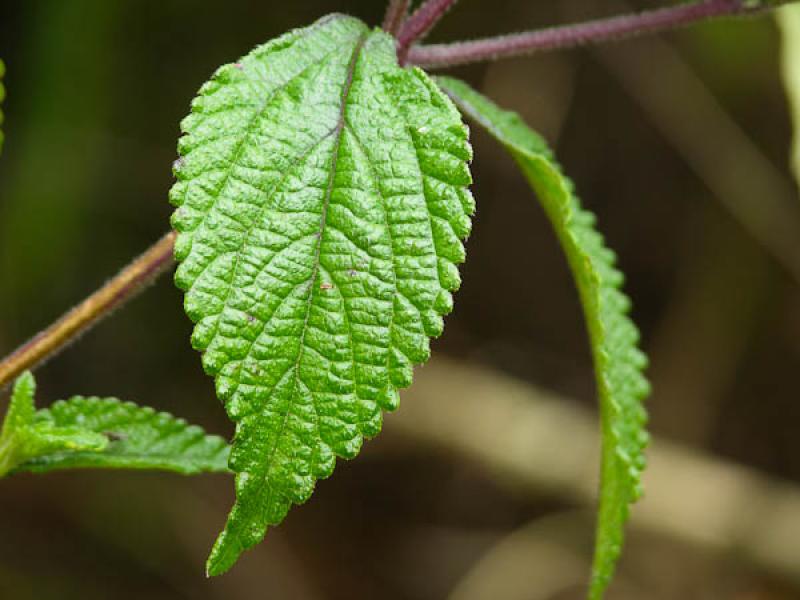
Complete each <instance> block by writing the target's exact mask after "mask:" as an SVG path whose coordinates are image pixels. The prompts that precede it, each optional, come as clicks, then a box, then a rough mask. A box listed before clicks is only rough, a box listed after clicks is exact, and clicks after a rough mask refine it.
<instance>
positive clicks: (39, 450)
mask: <svg viewBox="0 0 800 600" xmlns="http://www.w3.org/2000/svg"><path fill="white" fill-rule="evenodd" d="M35 392H36V381H35V380H34V378H33V375H32V374H31V373H30V372H26V373H23V374H22V375H21V376H20V377H19V378H18V379H17V381H16V382H15V383H14V390H13V392H12V393H11V403H10V404H9V407H8V412H7V413H6V417H5V419H4V420H3V427H2V429H0V477H3V476H4V475H6V474H7V473H8V472H9V471H11V470H13V469H15V468H16V467H18V466H19V465H20V464H22V463H24V462H25V461H27V460H30V459H32V458H36V457H38V456H42V455H46V454H50V453H53V452H60V451H88V452H97V451H100V450H103V449H104V448H105V447H106V446H107V445H108V440H107V439H106V438H105V437H104V436H102V435H100V434H97V433H93V432H91V431H86V430H82V429H78V428H75V427H58V426H54V425H53V424H50V423H39V422H37V418H36V417H37V415H36V413H35V410H36V409H35V406H34V400H33V396H34V394H35Z"/></svg>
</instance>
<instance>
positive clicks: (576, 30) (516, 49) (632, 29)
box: [403, 0, 766, 68]
mask: <svg viewBox="0 0 800 600" xmlns="http://www.w3.org/2000/svg"><path fill="white" fill-rule="evenodd" d="M765 4H766V3H761V5H755V4H754V3H748V2H747V1H746V0H702V1H700V2H693V3H690V4H679V5H677V6H669V7H666V8H660V9H656V10H652V11H647V12H642V13H638V14H630V15H621V16H618V17H611V18H609V19H600V20H597V21H589V22H587V23H580V24H576V25H564V26H560V27H552V28H548V29H540V30H538V31H529V32H525V33H517V34H512V35H506V36H501V37H495V38H487V39H481V40H474V41H469V42H460V43H455V44H431V45H428V46H415V47H412V48H411V49H410V51H409V52H408V54H407V57H406V59H407V62H409V63H411V64H415V65H418V66H420V67H426V68H435V67H448V66H454V65H463V64H467V63H475V62H482V61H487V60H493V59H498V58H509V57H513V56H522V55H526V54H532V53H534V52H540V51H545V50H556V49H560V48H570V47H573V46H581V45H585V44H589V43H595V42H602V41H607V40H613V39H619V38H624V37H633V36H638V35H644V34H648V33H655V32H658V31H662V30H665V29H674V28H676V27H682V26H685V25H689V24H691V23H695V22H697V21H703V20H706V19H710V18H713V17H722V16H727V15H740V14H750V13H755V12H759V11H762V10H764V9H765ZM412 18H413V17H412ZM403 29H404V30H405V27H404V28H403Z"/></svg>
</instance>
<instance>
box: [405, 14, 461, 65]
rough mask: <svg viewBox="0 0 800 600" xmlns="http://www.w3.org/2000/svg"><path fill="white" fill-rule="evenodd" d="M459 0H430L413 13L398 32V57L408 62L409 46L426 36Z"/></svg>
mask: <svg viewBox="0 0 800 600" xmlns="http://www.w3.org/2000/svg"><path fill="white" fill-rule="evenodd" d="M457 1H458V0H428V1H427V2H426V3H425V4H423V5H422V6H420V7H419V8H418V9H417V10H416V11H415V12H414V14H413V15H411V16H410V17H409V18H408V19H407V20H406V22H405V23H404V24H403V26H402V27H401V28H400V32H399V33H398V34H397V58H398V60H399V61H400V64H401V65H403V64H405V62H406V57H407V56H408V51H409V48H411V45H412V44H413V43H414V42H418V41H419V40H421V39H422V38H424V37H425V36H426V35H427V34H428V32H430V30H431V29H433V27H434V25H436V23H438V22H439V20H440V19H441V18H442V17H443V16H444V14H445V13H446V12H447V11H448V10H450V9H451V8H452V7H453V5H454V4H455V3H456V2H457Z"/></svg>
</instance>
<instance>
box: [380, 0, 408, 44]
mask: <svg viewBox="0 0 800 600" xmlns="http://www.w3.org/2000/svg"><path fill="white" fill-rule="evenodd" d="M410 6H411V0H391V2H389V6H388V8H387V9H386V17H384V19H383V30H384V31H385V32H386V33H388V34H390V35H394V36H396V35H397V34H398V33H399V32H400V28H401V27H402V26H403V23H404V22H405V20H406V17H408V9H409V7H410Z"/></svg>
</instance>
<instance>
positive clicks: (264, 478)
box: [170, 15, 474, 575]
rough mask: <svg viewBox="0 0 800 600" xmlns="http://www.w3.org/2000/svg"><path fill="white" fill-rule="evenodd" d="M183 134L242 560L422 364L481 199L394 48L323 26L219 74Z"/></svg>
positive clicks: (222, 560)
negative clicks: (229, 436) (227, 428)
mask: <svg viewBox="0 0 800 600" xmlns="http://www.w3.org/2000/svg"><path fill="white" fill-rule="evenodd" d="M182 128H183V130H184V132H185V133H186V135H185V136H184V137H183V138H182V139H181V141H180V143H179V153H180V155H181V158H180V159H179V160H178V161H177V162H176V165H175V173H176V176H177V179H178V182H177V183H176V184H175V186H174V187H173V189H172V191H171V194H170V198H171V200H172V202H173V204H175V205H176V206H177V207H178V208H177V210H176V211H175V213H174V215H173V220H172V222H173V226H174V227H175V229H176V230H177V231H178V232H179V234H180V235H179V236H178V240H177V243H176V258H177V259H178V260H179V261H180V263H181V264H180V266H179V268H178V271H177V273H176V283H177V285H178V286H179V287H180V288H181V289H183V290H185V291H186V296H185V307H186V312H187V314H188V315H189V317H190V318H191V319H192V320H193V321H195V322H196V324H197V325H196V327H195V330H194V334H193V336H192V343H193V345H194V347H195V348H197V349H198V350H200V351H202V352H203V366H204V368H205V370H206V372H207V373H209V374H210V375H212V376H213V377H214V378H215V380H216V388H217V394H218V395H219V397H220V398H221V399H222V400H223V401H224V403H225V407H226V410H227V412H228V414H229V415H230V417H231V419H232V420H233V421H235V422H236V438H235V440H234V447H233V451H232V455H231V461H230V466H231V468H232V469H233V470H234V471H235V472H236V474H237V475H236V496H237V501H236V505H235V506H234V508H233V510H232V512H231V514H230V517H229V519H228V523H227V525H226V527H225V530H224V532H223V533H222V534H221V535H220V537H219V539H218V540H217V543H216V544H215V546H214V548H213V550H212V553H211V557H210V558H209V562H208V567H207V568H208V573H209V574H210V575H217V574H220V573H222V572H224V571H226V570H227V569H228V568H230V567H231V565H233V564H234V563H235V561H236V560H237V558H238V557H239V555H240V554H241V553H242V552H243V551H244V550H246V549H247V548H250V547H251V546H253V545H255V544H257V543H258V542H259V541H260V540H261V539H262V538H263V537H264V535H265V533H266V529H267V526H269V525H275V524H277V523H280V522H281V521H282V520H283V518H284V516H285V515H286V513H287V511H288V510H289V508H290V506H291V505H292V504H298V503H302V502H304V501H305V500H306V499H307V498H308V497H309V496H310V495H311V493H312V491H313V488H314V485H315V482H316V480H318V479H320V478H324V477H327V476H329V475H330V474H331V472H332V471H333V468H334V464H335V461H336V457H337V456H338V457H345V458H352V457H354V456H355V455H356V454H357V453H358V451H359V450H360V448H361V445H362V441H363V439H364V437H370V436H374V435H376V434H377V433H378V432H379V430H380V428H381V420H382V410H394V409H395V408H396V407H397V405H398V399H399V395H398V391H397V390H398V388H403V387H406V386H408V385H409V384H410V383H411V378H412V367H413V365H414V364H419V363H422V362H424V361H425V360H427V358H428V356H429V353H430V350H429V337H431V336H434V337H435V336H438V335H440V334H441V332H442V329H443V321H442V316H443V315H445V314H446V313H448V312H450V310H451V309H452V302H453V301H452V296H451V292H452V291H454V290H455V289H457V288H458V286H459V283H460V278H459V274H458V269H457V267H456V265H457V264H458V263H460V262H462V261H463V260H464V248H463V245H462V239H464V238H465V237H466V236H467V235H468V233H469V231H470V227H471V221H470V218H469V217H470V215H471V214H472V212H473V210H474V204H473V200H472V196H471V195H470V193H469V191H468V190H467V186H468V185H469V184H470V183H471V177H470V173H469V168H468V162H469V160H470V159H471V149H470V146H469V143H468V139H467V129H466V127H465V126H464V125H463V123H462V121H461V116H460V115H459V113H458V111H457V109H456V108H455V107H454V106H453V104H452V103H451V102H450V100H449V99H448V98H447V96H445V95H444V94H443V93H441V91H440V90H439V89H438V88H437V87H436V86H435V85H434V84H433V83H432V82H431V80H430V79H429V78H428V77H427V76H426V75H425V74H424V73H422V72H421V71H419V70H413V69H408V70H406V69H401V68H400V67H399V66H398V65H397V58H396V54H395V43H394V40H393V39H392V38H391V37H390V36H388V35H386V34H385V33H383V32H381V31H378V30H374V31H373V30H370V29H368V28H367V27H366V26H365V25H364V24H363V23H361V22H360V21H358V20H356V19H353V18H350V17H345V16H342V15H333V16H330V17H326V18H324V19H322V20H321V21H318V22H317V23H316V24H314V25H312V26H310V27H307V28H305V29H299V30H296V31H292V32H290V33H288V34H286V35H284V36H283V37H280V38H278V39H276V40H274V41H272V42H269V43H267V44H265V45H264V46H261V47H259V48H256V49H255V50H254V51H253V52H251V53H250V54H248V55H247V56H245V57H244V58H242V59H241V60H240V61H239V62H237V63H235V64H232V65H227V66H224V67H222V68H220V69H219V70H218V71H217V73H216V74H215V75H214V76H213V78H212V79H211V80H210V81H209V82H208V83H206V84H205V85H204V86H203V87H202V88H201V90H200V94H199V96H198V97H197V98H196V99H195V100H194V102H193V103H192V113H191V115H190V116H189V117H187V118H186V119H185V120H184V122H183V124H182Z"/></svg>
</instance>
